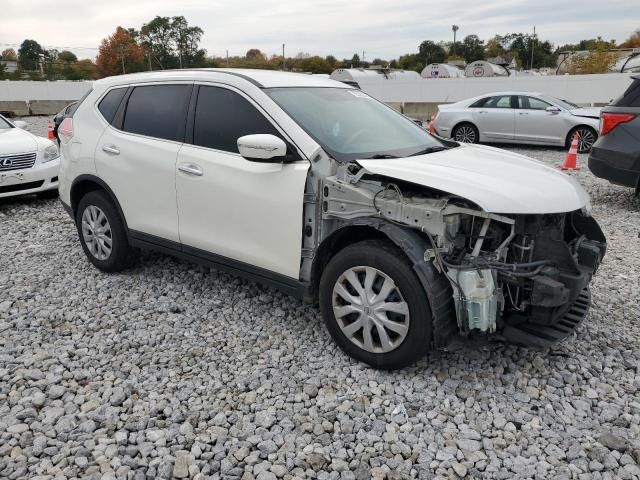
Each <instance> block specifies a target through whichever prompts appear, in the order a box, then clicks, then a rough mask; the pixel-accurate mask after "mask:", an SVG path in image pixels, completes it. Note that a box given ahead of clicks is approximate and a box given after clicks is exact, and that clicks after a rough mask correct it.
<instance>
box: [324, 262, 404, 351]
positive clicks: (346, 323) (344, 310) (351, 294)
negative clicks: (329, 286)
mask: <svg viewBox="0 0 640 480" xmlns="http://www.w3.org/2000/svg"><path fill="white" fill-rule="evenodd" d="M332 306H333V313H334V316H335V318H336V322H337V323H338V326H339V327H340V330H341V331H342V333H343V334H344V335H345V337H347V338H348V339H349V340H350V341H351V342H352V343H354V344H355V345H357V346H358V347H359V348H361V349H363V350H366V351H367V352H371V353H387V352H390V351H392V350H395V349H396V348H398V347H399V346H400V344H401V343H402V342H403V341H404V339H405V338H406V336H407V333H408V332H409V305H408V303H407V302H406V301H405V300H404V298H403V296H402V293H401V292H400V290H399V288H398V287H397V286H396V284H395V282H394V281H393V279H392V278H391V277H389V276H388V275H387V274H385V273H384V272H382V271H380V270H378V269H376V268H373V267H367V266H357V267H351V268H349V269H348V270H346V271H345V272H343V273H342V275H340V277H339V278H338V280H337V281H336V283H335V285H334V287H333V295H332Z"/></svg>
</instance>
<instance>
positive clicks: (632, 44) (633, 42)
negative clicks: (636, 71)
mask: <svg viewBox="0 0 640 480" xmlns="http://www.w3.org/2000/svg"><path fill="white" fill-rule="evenodd" d="M620 48H640V30H636V31H635V32H633V33H632V34H631V36H630V37H629V38H627V39H626V40H625V41H624V42H622V43H621V44H620Z"/></svg>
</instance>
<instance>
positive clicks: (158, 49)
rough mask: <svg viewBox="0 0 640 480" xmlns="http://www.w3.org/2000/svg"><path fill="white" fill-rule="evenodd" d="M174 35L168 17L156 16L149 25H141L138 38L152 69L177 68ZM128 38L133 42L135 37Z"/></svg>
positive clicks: (177, 60) (177, 61)
mask: <svg viewBox="0 0 640 480" xmlns="http://www.w3.org/2000/svg"><path fill="white" fill-rule="evenodd" d="M174 35H175V32H174V30H173V27H172V25H171V19H170V18H169V17H160V16H157V17H155V18H154V19H153V20H151V21H150V22H149V23H145V24H144V25H142V28H141V29H140V33H139V38H140V41H141V44H142V47H143V48H144V50H145V52H147V55H149V56H150V57H151V61H150V62H149V63H151V64H152V65H153V66H154V67H158V68H161V69H166V68H177V67H178V66H179V59H178V57H177V56H176V55H175V54H174V47H173V39H174ZM130 36H131V39H132V40H134V41H135V37H136V35H130Z"/></svg>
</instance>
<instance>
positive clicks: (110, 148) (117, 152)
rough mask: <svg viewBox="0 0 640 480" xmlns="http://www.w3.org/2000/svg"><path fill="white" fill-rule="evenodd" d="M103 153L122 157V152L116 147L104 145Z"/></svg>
mask: <svg viewBox="0 0 640 480" xmlns="http://www.w3.org/2000/svg"><path fill="white" fill-rule="evenodd" d="M102 151H103V152H107V153H110V154H111V155H120V150H118V147H116V146H115V145H103V146H102Z"/></svg>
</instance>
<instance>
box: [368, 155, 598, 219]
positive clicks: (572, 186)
mask: <svg viewBox="0 0 640 480" xmlns="http://www.w3.org/2000/svg"><path fill="white" fill-rule="evenodd" d="M358 163H359V164H360V165H362V166H363V167H364V168H366V169H367V170H369V171H370V172H372V173H375V174H377V175H384V176H386V177H391V178H397V179H399V180H404V181H406V182H412V183H415V184H418V185H424V186H425V187H430V188H435V189H437V190H441V191H444V192H447V193H451V194H454V195H457V196H460V197H463V198H466V199H468V200H471V201H472V202H474V203H476V204H477V205H478V206H480V207H481V208H482V209H483V210H485V211H487V212H490V213H512V214H526V213H529V214H531V213H534V214H535V213H537V214H543V213H561V212H571V211H573V210H578V209H580V208H582V207H584V206H588V205H589V196H588V195H587V193H586V192H585V191H584V189H583V188H582V187H581V186H580V184H579V183H578V182H577V181H576V180H574V179H573V178H571V177H569V176H568V175H565V174H563V173H561V172H560V171H558V170H555V169H553V168H550V167H547V166H546V165H544V164H542V163H540V162H538V161H536V160H533V159H530V158H528V157H525V156H524V155H518V154H515V153H510V152H507V151H505V150H501V149H498V148H493V147H486V146H480V145H467V144H461V145H460V146H459V147H455V148H452V149H449V150H444V151H442V152H434V153H429V154H426V155H420V156H416V157H407V158H392V159H371V160H358ZM589 208H590V207H589Z"/></svg>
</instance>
